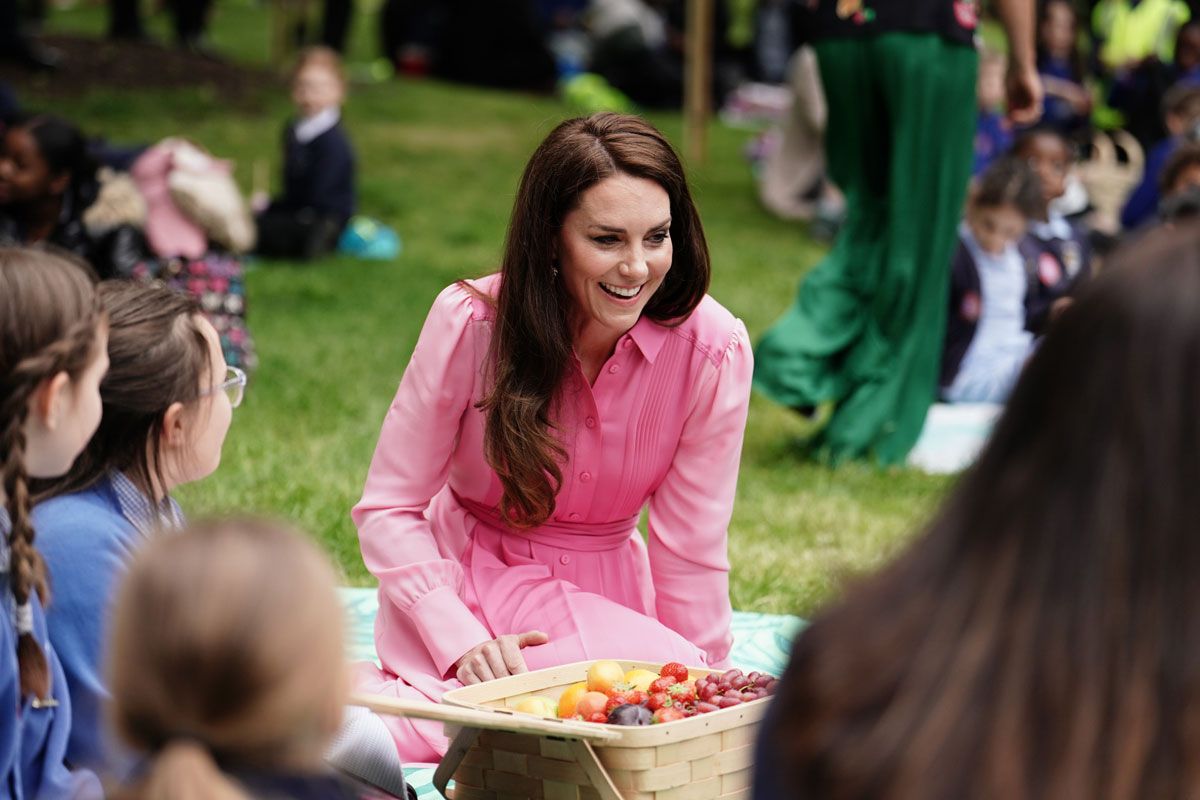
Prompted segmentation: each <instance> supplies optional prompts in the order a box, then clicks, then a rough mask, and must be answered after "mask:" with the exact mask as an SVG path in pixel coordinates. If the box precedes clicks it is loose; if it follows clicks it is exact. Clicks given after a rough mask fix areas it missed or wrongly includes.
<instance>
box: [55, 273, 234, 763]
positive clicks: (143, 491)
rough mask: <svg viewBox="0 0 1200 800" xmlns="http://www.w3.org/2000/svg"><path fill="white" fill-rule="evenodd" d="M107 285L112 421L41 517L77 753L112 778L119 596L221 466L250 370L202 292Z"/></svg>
mask: <svg viewBox="0 0 1200 800" xmlns="http://www.w3.org/2000/svg"><path fill="white" fill-rule="evenodd" d="M99 293H100V299H101V301H102V302H103V304H104V307H105V309H106V310H107V312H108V317H109V335H108V354H109V361H110V367H109V371H108V374H107V375H106V376H105V378H104V382H103V383H102V384H101V385H100V396H101V399H102V400H103V403H104V414H103V419H102V420H101V422H100V427H99V428H98V429H97V430H96V433H95V435H94V436H92V438H91V441H90V442H89V443H88V446H87V447H86V448H85V449H84V451H83V453H82V454H80V456H79V458H77V459H75V463H74V464H73V465H72V466H71V469H70V471H68V472H67V473H66V474H65V475H63V476H62V477H60V478H57V479H55V480H51V481H42V482H40V483H39V485H38V486H37V492H38V494H37V499H38V500H40V501H44V502H39V503H38V505H37V506H36V507H35V509H34V514H33V517H34V520H35V523H36V524H37V528H38V544H39V546H40V547H41V548H42V553H43V555H44V557H45V559H46V563H47V564H48V565H49V567H50V569H51V571H52V572H53V574H54V576H55V577H56V578H57V580H56V582H55V588H56V590H57V591H56V596H55V603H54V605H53V606H51V608H50V610H49V613H48V614H47V618H46V619H47V626H48V627H49V630H50V641H51V643H52V644H53V645H54V649H55V650H57V651H58V654H59V657H60V658H61V659H62V663H63V671H64V673H65V674H66V680H67V686H68V688H69V689H70V693H71V705H72V723H71V737H70V739H69V741H68V746H67V758H68V759H69V760H70V761H71V763H73V764H78V765H81V766H86V767H88V768H89V769H93V770H95V771H96V772H98V773H100V774H101V775H104V776H108V775H111V774H122V773H123V772H124V771H125V770H126V769H127V768H128V767H129V766H130V765H129V764H127V763H125V762H126V760H127V759H125V758H121V754H120V753H117V752H115V749H114V748H113V747H112V742H111V740H110V738H109V737H108V736H107V735H106V733H107V731H105V729H104V727H103V724H102V723H103V720H102V713H101V712H102V709H103V705H104V703H105V701H106V700H107V696H108V687H107V686H106V684H105V682H104V676H103V664H102V661H103V658H102V652H103V649H104V642H105V636H106V634H107V632H108V629H109V624H110V619H109V612H110V610H111V608H112V599H113V595H114V594H115V592H116V587H117V585H118V583H119V582H120V578H121V575H123V574H124V572H125V569H126V567H127V565H128V562H129V560H130V559H131V558H132V557H133V555H134V554H135V553H136V552H137V550H138V549H139V548H140V547H141V546H142V545H143V544H145V543H146V542H148V541H150V540H152V539H153V538H155V537H157V536H160V535H165V534H170V533H173V532H175V530H176V529H178V528H179V527H181V526H182V525H183V515H182V513H181V511H180V508H179V506H178V504H176V502H175V500H174V499H173V497H172V494H173V492H174V491H175V490H176V489H177V488H178V487H180V486H182V485H184V484H187V483H192V482H194V481H198V480H202V479H203V478H205V477H207V476H208V475H209V474H210V473H212V472H213V471H214V470H216V468H217V466H218V464H219V463H220V460H221V448H222V445H223V443H224V441H225V435H226V433H227V432H228V430H229V425H230V422H231V420H232V417H233V409H234V408H236V407H237V406H238V405H239V404H240V402H241V399H242V392H243V390H244V388H245V378H246V376H245V373H243V372H241V371H240V370H237V369H228V368H227V367H226V365H225V359H224V357H223V356H222V353H221V345H220V341H219V340H218V337H217V332H216V330H215V329H214V328H213V326H212V325H211V324H209V322H208V320H206V319H205V318H204V317H203V316H202V315H201V313H200V306H199V304H197V303H196V301H195V300H193V299H191V298H189V297H187V296H186V295H183V294H179V293H177V292H173V291H171V290H170V289H167V288H166V287H164V286H161V285H157V284H146V283H140V282H134V281H109V282H107V283H103V284H101V286H100V289H99Z"/></svg>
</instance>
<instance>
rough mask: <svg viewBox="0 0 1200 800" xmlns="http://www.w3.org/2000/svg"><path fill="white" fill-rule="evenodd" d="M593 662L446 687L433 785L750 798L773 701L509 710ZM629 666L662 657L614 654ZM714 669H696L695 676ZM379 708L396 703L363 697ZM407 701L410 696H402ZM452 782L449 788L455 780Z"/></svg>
mask: <svg viewBox="0 0 1200 800" xmlns="http://www.w3.org/2000/svg"><path fill="white" fill-rule="evenodd" d="M593 663H594V662H592V661H581V662H577V663H574V664H567V665H564V666H561V667H552V668H550V669H543V670H536V671H534V672H528V673H525V674H523V675H514V676H512V677H508V678H501V679H499V680H494V681H488V682H487V683H480V684H475V685H473V686H465V687H463V688H461V689H455V690H453V691H450V692H447V693H446V695H445V696H444V698H443V701H442V702H443V705H441V706H435V707H434V708H437V709H438V711H439V712H441V713H443V714H447V715H456V714H461V715H467V716H458V717H455V718H450V717H449V716H446V717H441V716H438V717H433V716H432V715H425V714H422V716H426V717H427V718H440V719H443V720H444V721H445V722H446V733H447V735H448V736H449V737H450V740H451V744H450V749H449V750H448V751H447V753H446V756H445V757H444V758H443V759H442V763H441V765H440V766H439V767H438V770H437V772H436V774H435V776H434V785H435V786H437V788H438V789H439V790H440V791H442V793H443V794H444V795H446V796H448V797H452V798H453V799H454V800H509V799H510V798H512V799H514V800H515V798H533V799H534V800H714V798H720V800H742V799H743V798H748V797H750V777H751V771H752V765H753V752H754V739H755V736H756V734H757V730H758V723H759V720H761V719H762V716H763V714H764V713H765V711H766V705H767V701H766V700H765V699H763V700H755V701H753V702H750V703H745V704H743V705H740V706H735V707H733V708H725V709H721V710H720V711H714V712H712V713H709V714H701V715H699V716H695V717H692V718H690V719H684V720H679V721H677V722H669V723H666V724H662V725H651V726H646V727H623V726H619V725H597V724H589V723H584V722H578V721H571V720H551V719H542V718H539V717H535V716H532V715H529V714H521V713H518V712H516V711H513V710H512V709H511V707H512V706H514V705H516V703H518V702H519V701H521V700H522V699H524V698H526V697H533V696H542V697H548V698H551V699H557V698H558V696H559V695H560V694H562V692H563V691H564V690H565V689H566V688H567V687H568V686H570V685H571V684H573V683H577V682H579V681H582V680H585V678H586V676H587V671H588V667H590V666H591V665H592V664H593ZM617 663H619V664H620V665H621V667H622V669H625V670H631V669H634V668H639V667H640V668H643V669H651V670H654V671H656V672H657V670H658V665H655V664H650V663H647V662H641V661H618V662H617ZM713 671H714V670H709V669H697V668H693V669H691V670H690V672H691V675H692V677H693V678H697V677H700V676H702V675H706V674H708V673H710V672H713ZM358 700H359V701H361V704H363V705H368V706H369V707H371V708H373V709H375V710H376V711H379V712H381V713H402V714H403V713H407V712H406V711H405V710H404V709H402V708H396V709H394V710H391V711H390V712H389V706H391V705H395V702H396V701H390V700H382V699H378V700H376V699H369V698H362V697H360V698H358ZM402 705H404V706H405V707H407V704H402ZM451 778H453V779H454V788H453V789H452V790H451V791H450V792H447V790H446V786H447V783H448V782H449V780H450V779H451Z"/></svg>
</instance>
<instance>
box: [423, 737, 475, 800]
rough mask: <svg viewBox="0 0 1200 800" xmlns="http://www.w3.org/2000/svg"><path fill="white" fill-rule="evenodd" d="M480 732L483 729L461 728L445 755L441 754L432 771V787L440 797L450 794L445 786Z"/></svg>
mask: <svg viewBox="0 0 1200 800" xmlns="http://www.w3.org/2000/svg"><path fill="white" fill-rule="evenodd" d="M481 733H483V730H482V729H480V728H463V729H461V730H459V732H458V733H457V734H455V736H454V739H453V740H451V742H450V748H449V749H448V750H447V751H446V755H444V756H442V760H441V762H440V763H439V764H438V766H437V769H436V770H434V773H433V788H435V789H437V790H438V792H439V793H440V794H441V795H442V797H449V796H450V795H448V794H447V793H446V786H448V785H449V783H450V780H451V779H452V778H453V777H454V773H456V772H458V767H459V765H461V764H462V762H463V759H464V758H466V757H467V753H469V752H471V748H472V747H474V746H475V740H476V739H478V738H479V734H481Z"/></svg>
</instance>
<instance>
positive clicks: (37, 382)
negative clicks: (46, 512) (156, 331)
mask: <svg viewBox="0 0 1200 800" xmlns="http://www.w3.org/2000/svg"><path fill="white" fill-rule="evenodd" d="M100 319H101V314H100V308H99V301H98V299H97V296H96V293H95V290H94V288H93V286H92V283H91V280H90V278H89V277H88V275H87V273H86V272H85V271H84V269H83V268H81V267H80V266H78V265H76V264H74V263H72V262H71V261H68V260H66V259H64V258H61V257H58V256H55V255H52V254H50V253H47V252H40V251H35V250H19V249H13V248H0V470H2V472H0V487H2V488H3V492H4V501H5V509H6V510H7V512H8V516H9V520H10V522H11V530H10V531H9V533H8V542H7V546H8V554H9V560H10V566H9V575H10V589H11V591H12V595H13V600H14V602H15V604H16V606H17V609H18V611H17V618H18V626H17V627H18V634H19V635H18V638H17V660H18V664H19V666H20V673H21V692H22V694H31V695H33V696H34V697H35V698H39V699H40V698H45V697H46V696H47V694H48V693H49V691H50V674H49V668H48V665H47V663H46V656H45V654H44V653H43V652H42V648H41V647H40V646H39V645H38V644H37V642H36V641H35V640H34V638H33V635H32V631H31V630H27V629H26V628H28V627H29V625H28V620H27V619H22V617H23V616H24V614H27V613H28V612H23V611H22V610H21V609H23V608H25V607H26V604H27V603H28V602H29V600H30V596H31V595H32V594H33V593H34V592H36V593H37V594H38V597H39V598H40V599H41V600H42V602H43V603H45V602H47V601H48V600H49V587H48V581H47V577H46V566H45V564H44V563H43V561H42V558H41V556H40V555H39V554H38V552H37V550H36V549H35V547H34V531H33V524H32V522H31V520H30V514H29V508H30V501H29V479H28V475H27V472H26V468H25V422H26V420H27V418H28V416H29V401H30V399H31V398H32V397H33V395H34V393H35V392H36V391H37V390H38V388H39V387H40V386H42V385H43V383H44V382H45V381H47V380H49V379H50V378H53V377H54V376H55V375H57V374H59V373H60V372H66V373H67V374H68V375H70V376H71V377H76V376H77V375H78V374H79V373H80V372H82V371H83V369H84V368H85V367H86V366H87V365H88V364H89V363H91V361H92V359H93V358H94V357H95V353H94V352H93V351H94V346H95V340H96V329H97V326H98V325H99V323H100Z"/></svg>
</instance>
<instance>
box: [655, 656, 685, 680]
mask: <svg viewBox="0 0 1200 800" xmlns="http://www.w3.org/2000/svg"><path fill="white" fill-rule="evenodd" d="M658 674H659V675H661V676H663V677H664V678H666V677H672V678H674V679H675V682H676V683H684V682H686V681H687V679H688V668H687V667H685V666H684V665H683V664H680V663H679V662H678V661H672V662H670V663H668V664H663V668H662V669H660V670H659V671H658Z"/></svg>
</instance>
